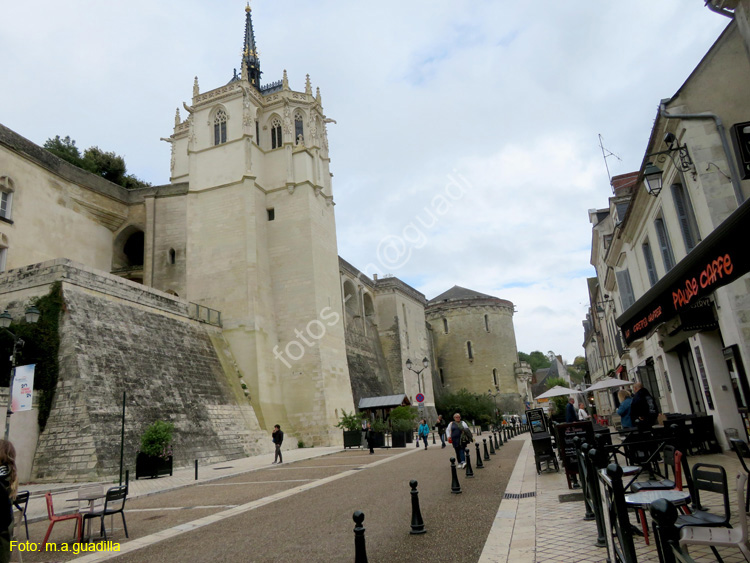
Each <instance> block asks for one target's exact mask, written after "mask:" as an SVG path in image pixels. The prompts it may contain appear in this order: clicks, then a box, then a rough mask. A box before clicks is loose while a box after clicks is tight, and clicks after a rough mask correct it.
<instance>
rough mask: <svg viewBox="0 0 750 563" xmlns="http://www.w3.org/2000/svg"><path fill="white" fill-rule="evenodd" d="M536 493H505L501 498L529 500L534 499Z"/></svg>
mask: <svg viewBox="0 0 750 563" xmlns="http://www.w3.org/2000/svg"><path fill="white" fill-rule="evenodd" d="M535 496H536V491H533V492H531V493H505V496H504V497H503V498H507V499H518V498H530V497H535Z"/></svg>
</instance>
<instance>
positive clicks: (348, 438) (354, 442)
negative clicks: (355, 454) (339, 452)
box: [344, 430, 362, 448]
mask: <svg viewBox="0 0 750 563" xmlns="http://www.w3.org/2000/svg"><path fill="white" fill-rule="evenodd" d="M361 445H362V431H361V430H344V447H345V448H358V447H360V446H361Z"/></svg>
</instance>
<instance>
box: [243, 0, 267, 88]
mask: <svg viewBox="0 0 750 563" xmlns="http://www.w3.org/2000/svg"><path fill="white" fill-rule="evenodd" d="M242 65H243V66H244V65H247V79H248V81H249V82H250V84H252V85H253V86H255V88H257V89H258V90H260V75H261V74H262V73H261V71H260V59H259V58H258V48H257V46H256V45H255V33H254V32H253V12H252V10H251V9H250V2H248V3H247V7H246V8H245V44H244V45H243V47H242Z"/></svg>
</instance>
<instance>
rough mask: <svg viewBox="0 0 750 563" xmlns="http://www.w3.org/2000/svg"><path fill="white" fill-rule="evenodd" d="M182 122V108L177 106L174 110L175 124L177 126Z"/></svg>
mask: <svg viewBox="0 0 750 563" xmlns="http://www.w3.org/2000/svg"><path fill="white" fill-rule="evenodd" d="M180 123H182V119H181V118H180V108H177V109H176V110H175V111H174V125H175V127H177V126H178V125H179V124H180Z"/></svg>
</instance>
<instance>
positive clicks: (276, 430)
mask: <svg viewBox="0 0 750 563" xmlns="http://www.w3.org/2000/svg"><path fill="white" fill-rule="evenodd" d="M271 439H272V440H273V443H274V444H275V445H276V452H275V453H274V456H273V463H276V460H277V459H278V460H279V461H278V463H282V459H281V443H282V442H283V441H284V433H283V432H282V431H281V426H279V425H278V424H277V425H276V426H274V427H273V432H272V433H271ZM273 463H272V464H271V465H273Z"/></svg>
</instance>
